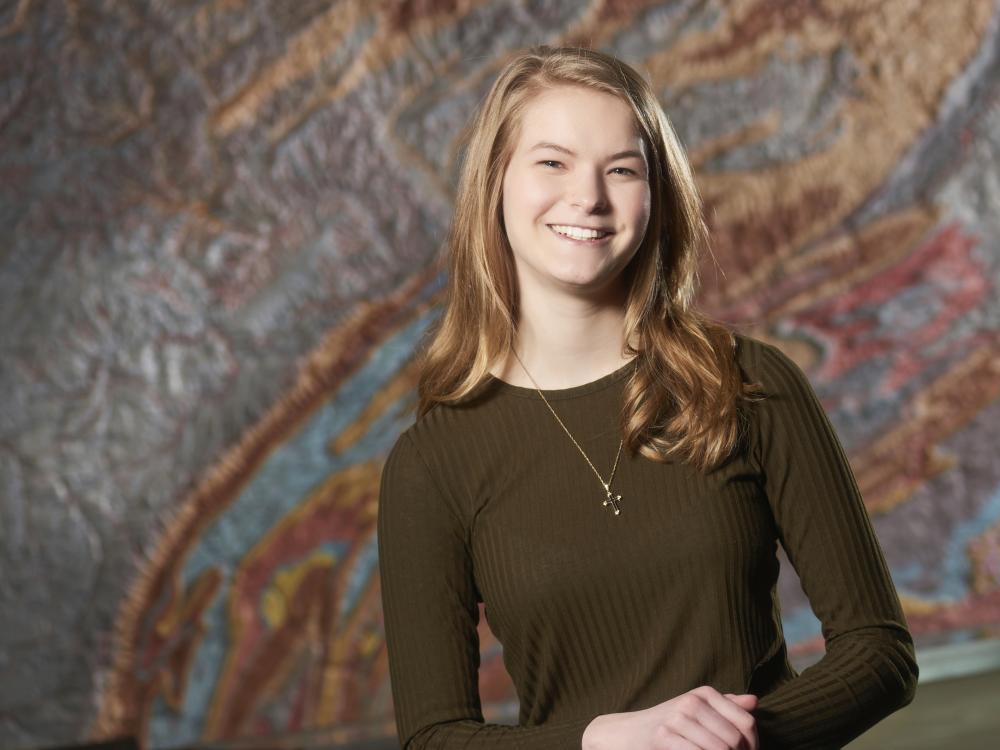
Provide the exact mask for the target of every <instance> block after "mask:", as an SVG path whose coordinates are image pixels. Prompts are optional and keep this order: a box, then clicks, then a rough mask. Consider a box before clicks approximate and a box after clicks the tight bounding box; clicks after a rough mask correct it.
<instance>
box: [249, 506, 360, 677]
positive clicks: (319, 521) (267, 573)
mask: <svg viewBox="0 0 1000 750" xmlns="http://www.w3.org/2000/svg"><path fill="white" fill-rule="evenodd" d="M345 505H346V506H350V507H344V506H345ZM361 505H363V504H352V503H343V504H342V503H338V502H336V500H335V499H334V498H332V497H331V498H324V499H323V500H322V501H313V502H311V503H309V507H308V508H305V509H303V508H299V509H296V511H293V513H292V514H290V515H289V517H288V518H287V519H286V520H285V521H283V522H282V523H280V524H278V525H277V526H275V528H274V530H273V531H272V532H271V533H270V534H269V535H268V536H266V537H265V538H264V539H263V540H262V541H261V543H260V544H258V545H257V547H256V548H255V549H254V550H252V551H251V552H250V553H249V554H248V555H247V558H246V559H247V560H248V561H247V562H246V563H245V564H244V565H243V567H242V570H241V571H240V573H239V575H238V576H237V579H236V582H235V583H234V586H233V589H232V591H231V594H230V602H231V603H232V608H233V609H234V610H236V611H234V612H233V615H234V617H236V618H237V619H238V620H239V622H240V626H241V630H240V633H239V638H238V640H236V641H234V643H233V652H232V653H231V655H230V658H231V659H232V664H233V668H234V670H236V671H235V672H234V673H235V674H239V673H240V672H241V671H242V669H243V668H244V667H245V665H246V663H247V661H248V660H249V659H251V658H252V656H253V649H254V646H255V645H256V644H257V643H259V642H260V641H262V640H263V639H264V638H265V636H266V633H267V626H266V624H265V623H264V621H263V619H262V616H261V614H262V613H261V609H260V601H261V598H262V596H263V593H264V591H265V589H266V588H267V587H268V586H269V585H270V584H271V581H272V580H273V579H274V575H275V573H276V572H277V571H278V570H279V569H280V568H282V567H285V566H289V565H294V564H296V563H300V562H301V561H302V560H303V559H304V558H305V557H306V556H307V555H308V554H309V553H310V552H312V551H313V550H315V549H316V548H317V547H318V546H320V545H321V544H322V543H324V542H328V541H330V540H331V539H338V538H341V539H342V538H345V536H346V537H347V538H355V539H356V538H363V534H361V535H360V536H359V535H358V534H359V532H361V531H363V528H362V527H363V524H360V521H359V513H360V512H361V511H362V507H361ZM332 595H333V592H331V596H332Z"/></svg>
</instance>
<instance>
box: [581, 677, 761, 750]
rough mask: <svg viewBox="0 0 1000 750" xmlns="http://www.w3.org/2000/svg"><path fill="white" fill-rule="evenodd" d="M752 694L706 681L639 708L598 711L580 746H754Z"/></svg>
mask: <svg viewBox="0 0 1000 750" xmlns="http://www.w3.org/2000/svg"><path fill="white" fill-rule="evenodd" d="M756 706H757V696H755V695H752V694H750V693H745V694H741V695H734V694H732V693H726V694H725V695H723V694H722V693H720V692H719V691H718V690H716V689H715V688H713V687H710V686H709V685H702V686H701V687H696V688H695V689H694V690H689V691H688V692H686V693H684V694H682V695H678V696H677V697H676V698H672V699H670V700H668V701H665V702H663V703H658V704H657V705H655V706H651V707H650V708H645V709H643V710H641V711H628V712H625V713H619V714H603V715H601V716H598V717H597V718H595V719H594V720H593V721H592V722H590V724H588V725H587V729H586V730H585V731H584V733H583V750H757V746H758V739H757V722H756V720H755V719H754V717H753V715H752V714H751V713H750V711H752V710H753V709H754V708H756Z"/></svg>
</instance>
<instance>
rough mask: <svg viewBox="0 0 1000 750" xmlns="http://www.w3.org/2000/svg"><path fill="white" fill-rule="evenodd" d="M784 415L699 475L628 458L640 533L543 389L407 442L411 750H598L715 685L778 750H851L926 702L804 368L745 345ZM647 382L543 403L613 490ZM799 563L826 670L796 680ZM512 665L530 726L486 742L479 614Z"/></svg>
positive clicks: (770, 416) (395, 497)
mask: <svg viewBox="0 0 1000 750" xmlns="http://www.w3.org/2000/svg"><path fill="white" fill-rule="evenodd" d="M736 337H737V344H738V346H737V352H736V356H737V360H738V362H739V364H740V367H741V370H742V371H743V372H744V373H745V376H746V378H747V379H748V380H756V381H757V382H760V383H762V384H763V386H764V389H765V390H766V391H767V392H768V394H769V395H768V398H766V399H765V400H764V401H761V402H758V403H756V404H753V405H751V407H750V408H751V412H750V414H751V425H752V429H751V430H750V433H751V437H750V439H749V441H748V442H747V443H746V444H745V447H744V448H742V449H740V450H739V451H737V452H736V454H735V455H734V456H733V457H732V458H731V460H729V461H728V462H727V463H725V464H724V465H722V466H721V467H719V468H717V469H715V470H713V471H711V472H709V473H707V474H703V473H701V472H699V471H698V470H697V469H695V468H694V467H692V466H690V465H688V464H685V463H682V462H679V461H672V462H670V463H666V464H661V463H657V462H655V461H651V460H649V459H647V458H645V457H643V456H641V455H635V456H630V455H629V452H628V451H627V450H626V449H623V450H622V454H621V458H620V459H619V464H618V469H617V472H616V474H615V477H614V480H613V481H612V483H611V484H612V488H613V490H614V492H615V494H620V495H621V496H622V498H621V501H620V502H619V506H620V508H621V513H620V515H617V516H616V515H614V514H613V511H612V508H611V507H610V506H604V505H602V502H603V500H604V499H605V498H606V494H605V491H604V488H603V487H602V486H601V484H600V482H599V481H598V478H597V477H596V476H595V474H594V472H593V470H592V469H591V468H590V467H589V466H588V465H587V463H586V461H585V460H584V458H583V456H581V455H580V452H579V451H578V450H577V448H576V447H575V446H574V445H573V443H572V442H571V441H570V439H569V438H568V437H567V435H566V433H565V432H564V431H563V429H562V427H560V425H559V423H558V422H557V421H556V420H555V418H554V417H553V416H552V413H551V412H550V411H549V410H548V408H546V406H545V403H544V402H543V401H542V400H541V398H540V396H539V395H538V393H537V391H535V389H534V388H525V387H520V386H515V385H512V384H510V383H506V382H504V381H501V380H499V379H497V378H494V377H492V376H490V378H491V380H490V382H489V383H488V384H487V388H486V389H485V390H484V393H483V395H481V396H479V397H477V398H476V399H474V400H471V401H469V402H466V403H463V404H461V405H451V406H444V405H440V404H438V405H435V406H434V407H433V408H432V409H431V410H430V411H428V412H427V413H426V414H424V415H423V416H422V417H421V418H420V419H418V420H417V421H416V422H415V423H414V424H412V425H410V426H409V427H408V428H407V429H406V430H405V431H404V432H403V433H402V434H401V435H400V436H399V438H398V439H397V441H396V443H395V444H394V446H393V448H392V449H391V451H390V452H389V455H388V456H387V458H386V461H385V464H384V467H383V470H382V479H381V486H380V493H379V497H380V500H379V511H378V526H377V531H378V551H379V570H380V578H381V596H382V605H383V613H384V622H385V637H386V646H387V649H388V660H389V672H390V682H391V688H392V696H393V704H394V710H395V717H396V728H397V733H398V735H399V739H400V743H401V745H402V746H403V747H404V748H406V749H407V750H410V749H411V748H472V749H478V748H527V749H530V750H543V749H544V750H559V749H565V750H579V748H580V747H581V740H582V736H583V733H584V730H585V729H586V727H587V725H588V724H589V723H590V722H591V721H592V720H593V719H594V717H596V716H597V715H599V714H607V713H619V712H625V711H636V710H639V709H644V708H648V707H650V706H653V705H655V704H658V703H661V702H663V701H666V700H669V699H671V698H673V697H676V696H677V695H680V694H681V693H684V692H687V691H688V690H691V689H693V688H695V687H698V686H699V685H711V686H713V687H714V688H716V689H717V690H719V691H720V692H724V693H725V692H730V693H745V692H747V693H754V694H756V695H758V696H760V698H761V700H760V702H759V704H758V707H757V708H756V709H755V710H754V711H753V714H754V716H755V717H756V720H757V728H758V732H759V736H760V740H761V748H762V749H763V750H779V749H782V748H796V749H797V750H801V749H803V748H838V747H841V746H842V745H844V744H845V743H847V742H849V741H850V740H851V739H853V738H855V737H856V736H858V735H859V734H861V733H862V732H863V731H864V730H865V729H867V728H869V727H870V726H872V725H873V724H875V723H876V722H877V721H879V720H880V719H882V718H883V717H885V716H886V715H888V714H889V713H891V712H892V711H894V710H896V709H898V708H900V707H902V706H904V705H906V704H907V703H909V702H910V700H912V697H913V694H914V692H915V686H916V678H917V664H916V661H915V659H914V650H913V641H912V639H911V636H910V633H909V631H908V629H907V624H906V621H905V619H904V616H903V612H902V609H901V607H900V603H899V599H898V596H897V594H896V591H895V589H894V587H893V583H892V580H891V578H890V575H889V571H888V568H887V566H886V563H885V560H884V557H883V554H882V550H881V548H880V547H879V544H878V541H877V539H876V536H875V534H874V531H873V529H872V525H871V522H870V520H869V517H868V514H867V512H866V510H865V506H864V503H863V501H862V498H861V494H860V492H859V490H858V486H857V483H856V480H855V477H854V475H853V473H852V470H851V468H850V465H849V464H848V461H847V458H846V455H845V453H844V450H843V448H842V446H841V443H840V442H839V440H838V438H837V436H836V434H835V432H834V430H833V428H832V426H831V423H830V421H829V419H828V417H827V415H826V414H825V412H824V411H823V408H822V406H821V404H820V403H819V400H818V398H817V396H816V394H815V392H814V390H813V389H812V387H811V385H810V383H809V381H808V379H807V378H806V376H805V374H804V373H803V371H802V370H801V369H800V368H799V367H798V365H796V364H795V362H794V361H792V360H791V359H790V358H789V357H787V356H786V355H785V354H783V353H782V352H781V350H779V349H777V348H776V347H774V346H772V345H770V344H766V343H764V342H761V341H759V340H757V339H754V338H752V337H749V336H746V335H743V334H739V333H737V334H736ZM631 372H632V364H631V363H629V364H626V365H623V366H622V367H621V368H620V369H618V370H616V371H615V372H612V373H610V374H608V375H605V376H604V377H601V378H599V379H597V380H594V381H592V382H589V383H586V384H583V385H579V386H576V387H572V388H563V389H554V390H547V391H545V395H546V397H547V398H548V400H549V402H550V403H551V404H552V407H553V408H554V409H555V410H556V412H557V413H558V414H559V416H560V418H561V419H562V420H563V422H564V423H565V424H566V427H567V428H568V429H569V431H570V432H571V433H572V434H573V436H574V437H575V438H576V440H577V442H578V443H579V444H580V446H581V447H582V448H583V450H584V451H585V452H586V453H587V455H588V456H589V457H590V460H591V461H592V462H593V463H594V466H595V467H596V468H597V470H598V471H599V472H601V474H602V476H603V477H604V478H607V476H608V474H609V473H610V470H611V467H612V465H613V462H614V458H615V455H616V453H617V452H618V445H619V441H620V439H621V431H620V427H619V425H620V412H621V407H622V395H623V389H624V386H625V382H626V380H627V378H628V377H629V375H630V374H631ZM779 542H780V543H781V544H782V546H783V547H784V549H785V551H786V553H787V556H788V559H789V560H790V562H791V563H792V565H793V566H794V567H795V570H796V571H797V573H798V575H799V578H800V580H801V582H802V586H803V590H804V591H805V593H806V595H807V596H808V598H809V602H810V605H811V606H812V609H813V611H814V612H815V614H816V616H817V617H818V619H819V621H820V622H821V624H822V632H823V636H824V639H825V642H826V652H825V655H824V656H823V657H822V658H821V659H820V660H819V661H818V662H817V663H816V664H814V665H812V666H810V667H808V668H806V669H804V670H803V671H802V672H801V674H798V673H797V672H796V671H795V670H794V669H793V668H792V666H791V665H790V664H789V662H788V658H787V651H786V647H785V641H784V638H783V634H782V628H781V618H780V612H779V603H778V599H777V593H776V585H775V584H776V580H777V577H778V568H779V562H778V558H777V555H776V552H777V545H778V543H779ZM479 602H483V603H484V612H485V616H486V621H487V623H488V624H489V626H490V629H491V630H492V632H493V633H494V634H495V635H496V637H497V639H498V640H499V641H500V643H501V644H502V646H503V660H504V665H505V667H506V669H507V671H508V673H509V674H510V677H511V679H512V681H513V684H514V686H515V688H516V691H517V696H518V699H519V701H520V712H519V721H518V725H517V726H510V725H505V724H488V723H484V722H483V716H482V711H481V703H480V698H479V693H478V667H479V639H478V632H477V624H478V621H479V607H478V603H479Z"/></svg>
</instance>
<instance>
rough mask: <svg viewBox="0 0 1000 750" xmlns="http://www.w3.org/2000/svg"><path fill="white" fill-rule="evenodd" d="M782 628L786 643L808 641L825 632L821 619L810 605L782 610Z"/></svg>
mask: <svg viewBox="0 0 1000 750" xmlns="http://www.w3.org/2000/svg"><path fill="white" fill-rule="evenodd" d="M781 629H782V630H783V631H784V633H785V643H787V644H789V645H791V644H793V643H799V642H801V641H807V640H809V639H810V638H815V637H816V636H817V635H822V634H823V629H822V625H821V623H820V621H819V620H818V619H817V618H816V615H815V614H813V611H812V609H811V608H810V607H809V606H808V605H802V606H799V607H795V608H794V609H791V610H789V611H788V612H786V611H785V610H784V609H782V611H781Z"/></svg>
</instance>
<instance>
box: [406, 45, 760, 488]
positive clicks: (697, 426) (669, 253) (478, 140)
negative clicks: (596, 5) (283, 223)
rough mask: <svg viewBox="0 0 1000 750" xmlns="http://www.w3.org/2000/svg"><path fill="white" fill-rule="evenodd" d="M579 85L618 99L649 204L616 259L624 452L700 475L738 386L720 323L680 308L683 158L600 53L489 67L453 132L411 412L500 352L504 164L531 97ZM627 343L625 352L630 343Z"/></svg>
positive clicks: (644, 97) (747, 391) (717, 450)
mask: <svg viewBox="0 0 1000 750" xmlns="http://www.w3.org/2000/svg"><path fill="white" fill-rule="evenodd" d="M563 85H572V86H584V87H587V88H589V89H592V90H595V91H599V92H604V93H609V94H612V95H614V96H617V97H618V98H620V99H621V100H622V101H624V102H625V103H627V104H628V105H629V106H630V107H631V108H632V110H633V112H634V113H635V119H636V124H637V125H638V128H639V132H640V134H641V136H642V138H643V140H644V141H645V147H646V153H647V155H648V158H649V163H650V170H649V179H650V197H651V211H650V218H649V223H648V225H647V230H646V235H645V237H644V238H643V240H642V243H641V245H640V247H639V248H638V250H637V251H636V253H635V255H634V257H633V258H632V260H631V261H630V262H629V264H628V266H626V268H625V269H624V270H623V271H622V273H623V274H625V277H624V280H625V286H626V288H627V290H628V295H627V300H626V307H625V337H624V338H625V341H626V344H625V347H624V349H623V352H622V353H623V355H626V356H631V355H636V356H637V360H636V371H635V374H634V375H633V376H631V378H630V380H629V382H628V384H627V385H626V388H625V398H624V402H623V408H622V429H623V436H624V439H625V445H626V446H627V448H628V450H629V451H630V452H631V453H632V454H633V455H634V454H635V452H636V451H638V452H640V453H641V454H642V455H643V456H645V457H647V458H649V459H651V460H654V461H660V462H666V461H668V460H681V461H686V462H689V463H691V464H692V465H694V466H696V467H698V468H699V469H701V470H702V471H707V470H709V469H710V468H712V467H713V466H715V465H716V464H718V463H720V462H721V461H723V460H724V459H725V458H726V457H727V456H728V455H729V454H730V453H731V451H732V450H733V449H734V448H735V447H736V446H737V445H738V444H739V442H740V440H741V439H742V438H743V437H744V436H745V427H746V419H745V415H744V410H743V408H742V407H743V404H744V402H745V401H749V400H755V388H754V387H755V386H757V385H758V384H745V383H744V382H743V380H742V378H741V375H740V371H739V368H738V366H737V363H736V358H735V346H736V339H735V337H734V335H733V333H732V331H731V330H729V329H728V328H727V327H726V326H724V325H722V324H721V323H718V322H715V321H713V320H710V319H709V318H707V317H706V316H705V315H703V314H702V313H700V312H699V311H697V310H696V309H695V308H694V306H693V305H694V298H695V294H696V291H697V283H698V275H697V267H698V255H699V253H700V252H701V251H702V249H703V248H706V247H707V246H708V228H707V226H706V225H705V221H704V218H703V216H702V203H701V198H700V196H699V194H698V190H697V187H696V185H695V182H694V176H693V174H692V171H691V166H690V164H689V162H688V160H687V156H686V155H685V153H684V150H683V147H682V146H681V144H680V141H679V139H678V138H677V135H676V133H675V132H674V129H673V127H672V126H671V124H670V122H669V120H668V119H667V116H666V114H665V113H664V112H663V109H662V107H661V106H660V104H659V102H658V101H657V99H656V96H655V94H654V93H653V91H652V89H651V88H650V86H649V85H648V84H647V83H646V81H645V80H644V79H643V78H642V76H640V75H639V74H638V73H637V72H636V71H635V70H634V69H633V68H631V67H630V66H628V65H627V64H625V63H624V62H622V61H620V60H618V59H616V58H614V57H612V56H610V55H606V54H604V53H602V52H599V51H596V50H590V49H584V48H578V47H557V48H553V47H550V46H548V45H539V46H536V47H532V48H529V49H527V50H525V51H523V52H522V53H520V54H519V55H517V56H516V57H515V58H514V59H513V60H512V61H511V62H509V63H508V64H507V65H506V66H505V67H504V68H503V70H502V71H501V72H500V74H499V76H498V77H497V79H496V80H495V81H494V83H493V85H492V87H491V88H490V91H489V93H488V94H487V96H486V98H485V99H484V101H483V102H482V103H481V105H480V107H479V110H478V112H477V114H476V116H475V118H474V120H473V123H472V126H471V128H470V129H469V131H468V132H467V146H466V153H465V158H464V162H463V165H462V171H461V175H460V179H459V185H458V192H457V196H456V205H455V213H454V218H453V221H452V225H451V227H450V230H449V234H448V237H447V240H446V243H445V246H444V250H445V253H444V257H443V258H441V257H439V259H438V263H439V264H440V265H445V264H446V265H447V270H448V273H447V288H446V291H445V301H444V311H443V313H442V315H441V316H440V317H439V318H438V320H437V321H436V322H435V324H434V325H433V326H432V328H431V329H430V330H429V331H428V333H427V339H428V341H429V343H428V344H427V345H426V347H425V348H424V350H423V354H422V358H421V360H420V362H419V363H418V366H419V372H420V375H419V383H418V388H417V391H418V401H417V418H418V419H419V418H420V417H421V416H423V415H424V414H425V413H426V412H428V411H429V410H430V409H431V408H433V406H434V405H435V404H437V403H441V404H454V403H458V402H461V401H465V400H467V399H468V398H470V397H471V396H474V395H475V394H476V392H478V390H479V387H480V386H481V385H482V384H483V383H484V382H485V381H486V380H487V376H488V375H489V371H490V368H491V367H492V366H493V364H494V363H495V362H497V361H498V360H499V359H501V358H503V357H506V355H507V354H508V352H510V351H511V350H512V349H513V347H514V342H515V337H516V331H517V316H518V286H517V277H516V275H515V267H514V261H513V256H512V250H511V248H510V245H509V242H508V240H507V236H506V233H505V232H504V230H503V227H502V223H501V216H502V206H501V199H502V192H501V191H502V183H503V176H504V172H505V170H506V168H507V165H508V163H509V161H510V158H511V155H512V153H513V151H514V148H515V146H516V143H517V136H518V132H519V127H520V122H521V118H522V115H523V113H524V111H525V108H526V106H527V105H528V103H529V102H530V101H531V100H532V99H533V98H534V97H535V96H537V95H538V94H540V93H542V92H543V91H546V90H551V89H552V88H554V87H557V86H563ZM633 341H634V342H636V347H633V346H632V344H631V343H630V342H633Z"/></svg>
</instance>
